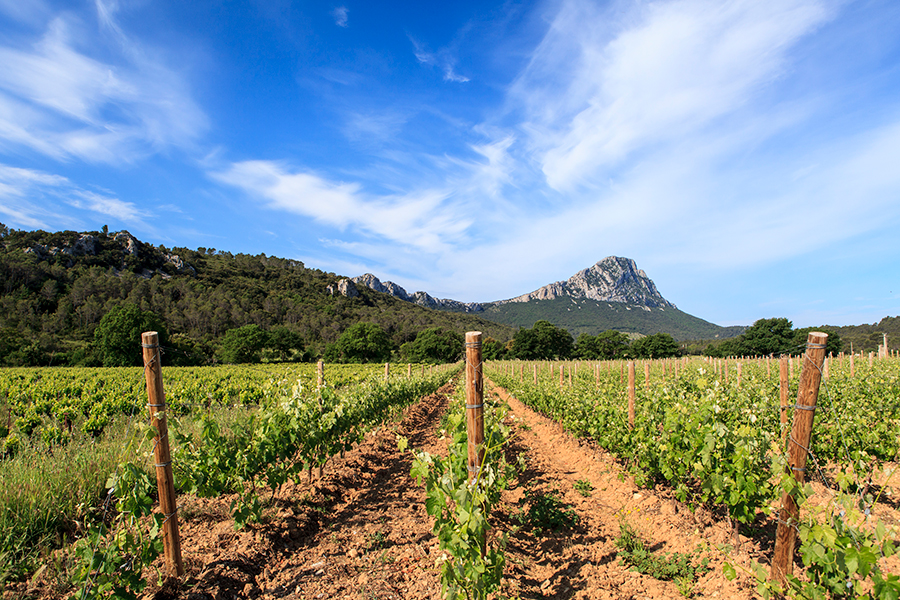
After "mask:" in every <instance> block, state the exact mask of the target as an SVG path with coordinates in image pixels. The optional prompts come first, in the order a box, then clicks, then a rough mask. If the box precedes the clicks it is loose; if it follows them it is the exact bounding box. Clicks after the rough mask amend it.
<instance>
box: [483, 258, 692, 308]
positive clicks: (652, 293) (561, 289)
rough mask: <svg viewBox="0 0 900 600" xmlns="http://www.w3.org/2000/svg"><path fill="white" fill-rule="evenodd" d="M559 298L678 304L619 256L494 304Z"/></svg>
mask: <svg viewBox="0 0 900 600" xmlns="http://www.w3.org/2000/svg"><path fill="white" fill-rule="evenodd" d="M558 298H571V299H580V298H585V299H589V300H600V301H603V302H619V303H623V304H632V305H637V306H645V307H649V308H660V309H665V308H675V305H674V304H672V303H671V302H669V301H668V300H666V299H665V298H663V297H662V295H661V294H660V293H659V291H658V290H657V289H656V285H655V284H654V283H653V281H652V280H651V279H650V278H649V277H647V274H646V273H644V271H642V270H641V269H638V268H637V264H635V262H634V261H633V260H631V259H630V258H622V257H619V256H607V257H606V258H604V259H603V260H601V261H600V262H598V263H597V264H595V265H594V266H592V267H589V268H587V269H582V270H581V271H578V272H577V273H575V274H574V275H572V276H571V277H569V278H568V279H567V280H566V281H557V282H556V283H551V284H549V285H545V286H544V287H542V288H540V289H537V290H535V291H533V292H531V293H529V294H523V295H521V296H517V297H515V298H511V299H509V300H501V301H500V302H493V303H491V304H492V305H495V306H496V305H502V304H509V303H511V302H531V301H532V300H555V299H558Z"/></svg>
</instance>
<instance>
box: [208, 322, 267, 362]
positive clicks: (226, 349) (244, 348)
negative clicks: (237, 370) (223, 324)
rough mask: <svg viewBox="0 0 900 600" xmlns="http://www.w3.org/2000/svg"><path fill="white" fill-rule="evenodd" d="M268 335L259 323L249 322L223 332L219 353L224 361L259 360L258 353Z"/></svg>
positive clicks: (264, 344)
mask: <svg viewBox="0 0 900 600" xmlns="http://www.w3.org/2000/svg"><path fill="white" fill-rule="evenodd" d="M268 341H269V336H268V335H267V334H266V332H265V331H263V330H262V329H260V327H259V325H256V324H250V325H244V326H243V327H238V328H236V329H229V330H228V331H226V332H225V337H224V338H223V339H222V345H221V347H220V348H219V353H220V354H221V356H222V360H223V361H224V362H226V363H253V362H259V357H260V353H261V352H262V349H263V348H264V347H265V346H266V343H267V342H268Z"/></svg>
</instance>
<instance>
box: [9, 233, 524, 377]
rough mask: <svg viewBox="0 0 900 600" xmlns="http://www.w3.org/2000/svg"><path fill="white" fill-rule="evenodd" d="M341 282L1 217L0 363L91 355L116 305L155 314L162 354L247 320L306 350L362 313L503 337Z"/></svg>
mask: <svg viewBox="0 0 900 600" xmlns="http://www.w3.org/2000/svg"><path fill="white" fill-rule="evenodd" d="M344 281H345V280H344V278H342V277H340V276H338V275H335V274H333V273H326V272H323V271H320V270H318V269H310V268H307V267H306V266H304V264H303V263H302V262H299V261H295V260H287V259H281V258H274V257H269V256H266V255H265V254H260V255H256V256H251V255H247V254H231V253H230V252H225V251H217V250H216V249H214V248H198V249H197V250H190V249H187V248H172V249H168V248H166V247H163V246H158V247H157V246H152V245H150V244H145V243H143V242H141V241H139V240H137V239H135V238H134V237H133V236H131V235H130V234H128V233H127V232H119V233H116V234H113V233H108V232H106V231H103V232H96V231H95V232H88V233H78V232H74V231H63V232H57V233H47V232H44V231H16V230H10V229H8V228H7V227H6V226H3V225H0V364H5V365H44V364H53V365H59V364H73V365H76V364H96V363H97V357H96V356H95V355H94V354H93V347H92V342H93V340H94V332H95V330H96V328H97V326H98V324H99V323H100V320H101V319H102V318H103V316H104V315H105V314H107V313H108V312H110V311H111V310H112V309H114V308H115V307H117V306H120V305H124V304H134V305H136V306H138V307H140V309H141V310H143V311H150V312H153V313H155V314H156V315H157V316H158V317H159V318H160V319H161V320H162V322H163V323H164V325H165V327H166V328H167V329H168V333H169V337H170V342H171V345H172V347H173V349H174V350H176V351H175V352H172V353H170V356H169V357H168V360H169V361H170V363H177V362H179V361H181V362H193V363H196V362H210V361H213V360H215V353H216V351H217V350H218V349H219V347H220V344H221V342H222V339H223V337H224V335H225V332H226V331H228V330H229V329H233V328H237V327H241V326H244V325H251V324H254V325H257V326H259V327H260V328H262V329H264V330H270V329H277V330H278V331H280V332H282V333H283V332H289V333H290V334H291V336H290V337H292V338H293V339H299V340H300V342H299V344H300V345H302V349H304V350H306V351H307V352H306V355H307V357H310V356H316V355H319V354H321V353H322V352H323V350H324V348H325V346H326V345H327V344H329V343H331V342H334V341H335V340H337V338H338V336H339V335H340V334H341V332H343V331H344V330H345V329H347V328H348V327H349V326H351V325H353V324H354V323H359V322H371V323H375V324H377V325H379V326H381V327H383V328H384V330H385V331H387V333H388V335H389V336H390V339H391V341H392V342H393V344H394V345H395V346H396V347H399V345H400V344H403V343H405V342H408V341H411V340H413V339H414V338H415V337H416V334H417V332H419V331H421V330H423V329H426V328H430V327H443V328H445V329H449V330H453V331H457V332H465V331H467V330H481V331H483V332H484V333H485V335H486V336H492V337H494V338H496V339H498V340H501V341H505V340H508V339H510V338H511V337H512V333H513V330H512V328H510V327H507V326H504V325H497V324H495V323H491V322H489V321H486V320H484V319H480V318H478V317H475V316H472V315H465V314H459V313H446V312H436V311H432V310H428V309H425V308H422V307H420V306H416V305H413V304H410V303H408V302H403V301H401V300H398V299H395V298H392V297H390V296H387V295H385V294H380V293H378V292H375V291H372V290H369V289H368V288H365V287H363V286H360V287H359V289H358V290H355V289H352V290H349V291H348V290H347V287H346V283H344ZM345 294H346V295H345ZM295 345H296V344H295ZM294 356H295V357H296V353H294Z"/></svg>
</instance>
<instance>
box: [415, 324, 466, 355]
mask: <svg viewBox="0 0 900 600" xmlns="http://www.w3.org/2000/svg"><path fill="white" fill-rule="evenodd" d="M464 344H465V339H464V338H463V336H462V335H460V334H459V333H457V332H455V331H450V330H445V329H443V328H442V327H431V328H429V329H423V330H422V331H420V332H419V333H418V334H417V335H416V339H415V340H413V341H411V342H406V343H405V344H403V345H402V346H400V355H401V356H402V357H403V360H405V361H407V362H415V363H446V362H455V361H457V360H458V359H459V358H460V356H461V355H462V351H463V347H464Z"/></svg>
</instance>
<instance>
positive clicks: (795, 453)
mask: <svg viewBox="0 0 900 600" xmlns="http://www.w3.org/2000/svg"><path fill="white" fill-rule="evenodd" d="M827 340H828V334H826V333H821V332H818V331H814V332H811V333H810V334H809V336H808V337H807V338H806V354H805V355H804V356H805V358H804V360H803V367H802V369H801V371H800V389H799V391H798V392H797V406H796V407H795V408H796V410H795V411H794V425H793V427H792V429H791V436H790V438H788V465H789V468H790V470H791V472H792V473H793V475H794V478H795V479H796V480H797V483H798V484H802V483H803V482H804V481H805V479H806V459H807V456H808V454H809V445H810V444H809V440H810V438H811V437H812V426H813V417H814V416H815V410H816V401H817V400H818V398H819V384H820V383H821V382H822V363H823V362H824V360H825V342H826V341H827ZM781 503H782V508H781V514H780V515H779V518H778V529H777V530H776V532H775V556H774V557H773V558H772V570H771V573H770V575H769V576H770V578H771V579H773V580H775V581H778V582H780V583H782V584H784V583H785V582H786V578H787V576H788V575H790V574H791V572H792V571H793V567H794V546H795V544H796V542H797V535H796V532H795V531H794V528H795V527H796V523H797V521H798V518H799V516H800V510H799V508H798V507H797V503H796V501H795V500H794V497H793V496H791V495H790V494H784V496H783V497H782V498H781Z"/></svg>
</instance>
